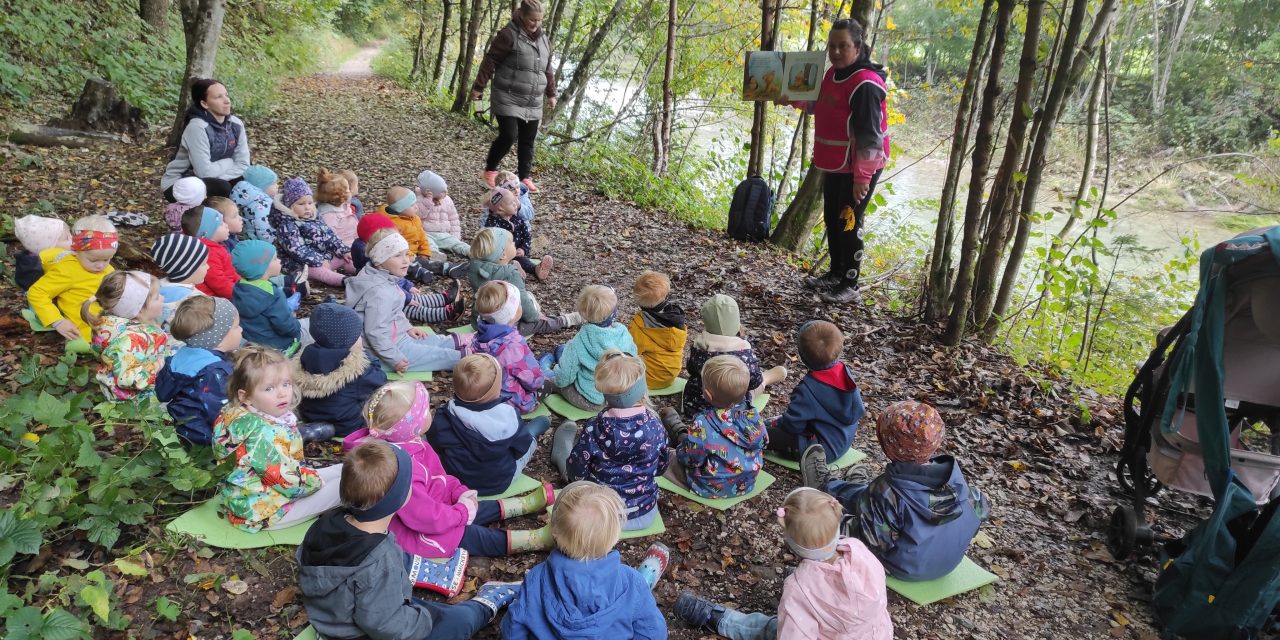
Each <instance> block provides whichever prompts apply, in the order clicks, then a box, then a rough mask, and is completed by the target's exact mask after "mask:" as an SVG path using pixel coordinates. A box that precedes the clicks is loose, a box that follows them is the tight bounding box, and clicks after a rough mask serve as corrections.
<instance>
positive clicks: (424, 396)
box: [369, 382, 431, 444]
mask: <svg viewBox="0 0 1280 640" xmlns="http://www.w3.org/2000/svg"><path fill="white" fill-rule="evenodd" d="M430 408H431V395H430V394H428V393H427V388H426V387H424V386H422V383H421V382H415V383H414V385H413V404H411V405H409V410H408V411H406V412H405V414H404V416H403V417H401V418H400V420H399V421H398V422H396V423H395V424H393V425H391V427H390V428H389V429H387V430H386V431H374V430H373V429H370V430H369V435H371V436H373V437H375V438H377V439H379V440H385V441H386V442H391V443H396V444H400V443H405V442H409V441H410V440H413V439H414V438H417V437H418V428H419V427H420V426H422V421H423V420H424V419H426V416H427V411H428V410H429V409H430Z"/></svg>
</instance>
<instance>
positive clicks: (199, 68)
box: [165, 0, 227, 147]
mask: <svg viewBox="0 0 1280 640" xmlns="http://www.w3.org/2000/svg"><path fill="white" fill-rule="evenodd" d="M178 9H179V10H180V11H181V12H182V33H183V36H184V39H185V40H186V48H187V64H186V67H185V69H184V70H183V72H182V88H181V90H180V91H179V93H178V115H177V117H176V118H174V121H173V128H172V129H171V130H170V131H169V137H168V138H167V140H166V141H165V144H166V145H167V146H170V147H176V146H178V142H179V141H180V140H181V139H182V130H183V129H185V128H186V113H187V109H188V108H190V107H191V84H192V83H193V82H195V81H196V80H199V79H201V78H211V77H213V69H214V63H215V61H216V59H217V56H218V38H219V36H221V35H222V20H223V18H224V17H226V9H227V8H226V2H225V0H178Z"/></svg>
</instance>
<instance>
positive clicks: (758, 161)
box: [747, 0, 778, 176]
mask: <svg viewBox="0 0 1280 640" xmlns="http://www.w3.org/2000/svg"><path fill="white" fill-rule="evenodd" d="M777 13H778V3H777V0H760V50H761V51H773V25H774V22H775V21H776V17H775V16H776V15H777ZM751 106H752V110H751V148H750V154H749V155H748V156H747V176H756V175H762V174H763V173H764V151H765V149H764V136H765V131H766V129H767V128H768V126H769V105H768V103H765V102H762V101H757V102H754V103H752V105H751Z"/></svg>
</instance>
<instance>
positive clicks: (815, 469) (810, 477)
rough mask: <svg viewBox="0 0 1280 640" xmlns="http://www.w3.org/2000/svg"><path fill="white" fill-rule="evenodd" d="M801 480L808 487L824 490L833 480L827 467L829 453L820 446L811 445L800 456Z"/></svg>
mask: <svg viewBox="0 0 1280 640" xmlns="http://www.w3.org/2000/svg"><path fill="white" fill-rule="evenodd" d="M800 478H801V482H802V483H803V484H804V486H806V487H810V488H812V489H817V490H819V491H821V490H822V488H823V487H825V486H827V481H828V480H830V479H831V468H830V467H828V466H827V451H826V449H823V448H822V445H820V444H811V445H809V446H808V447H806V448H805V450H804V453H802V454H800Z"/></svg>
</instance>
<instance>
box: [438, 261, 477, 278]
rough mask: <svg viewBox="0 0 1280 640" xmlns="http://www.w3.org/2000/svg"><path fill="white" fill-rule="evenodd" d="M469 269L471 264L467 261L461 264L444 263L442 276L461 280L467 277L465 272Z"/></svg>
mask: <svg viewBox="0 0 1280 640" xmlns="http://www.w3.org/2000/svg"><path fill="white" fill-rule="evenodd" d="M470 268H471V264H470V263H469V262H467V261H465V260H464V261H462V262H446V263H444V274H443V275H445V276H447V277H450V278H453V279H454V280H462V279H464V278H466V277H467V271H468V270H469V269H470Z"/></svg>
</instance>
